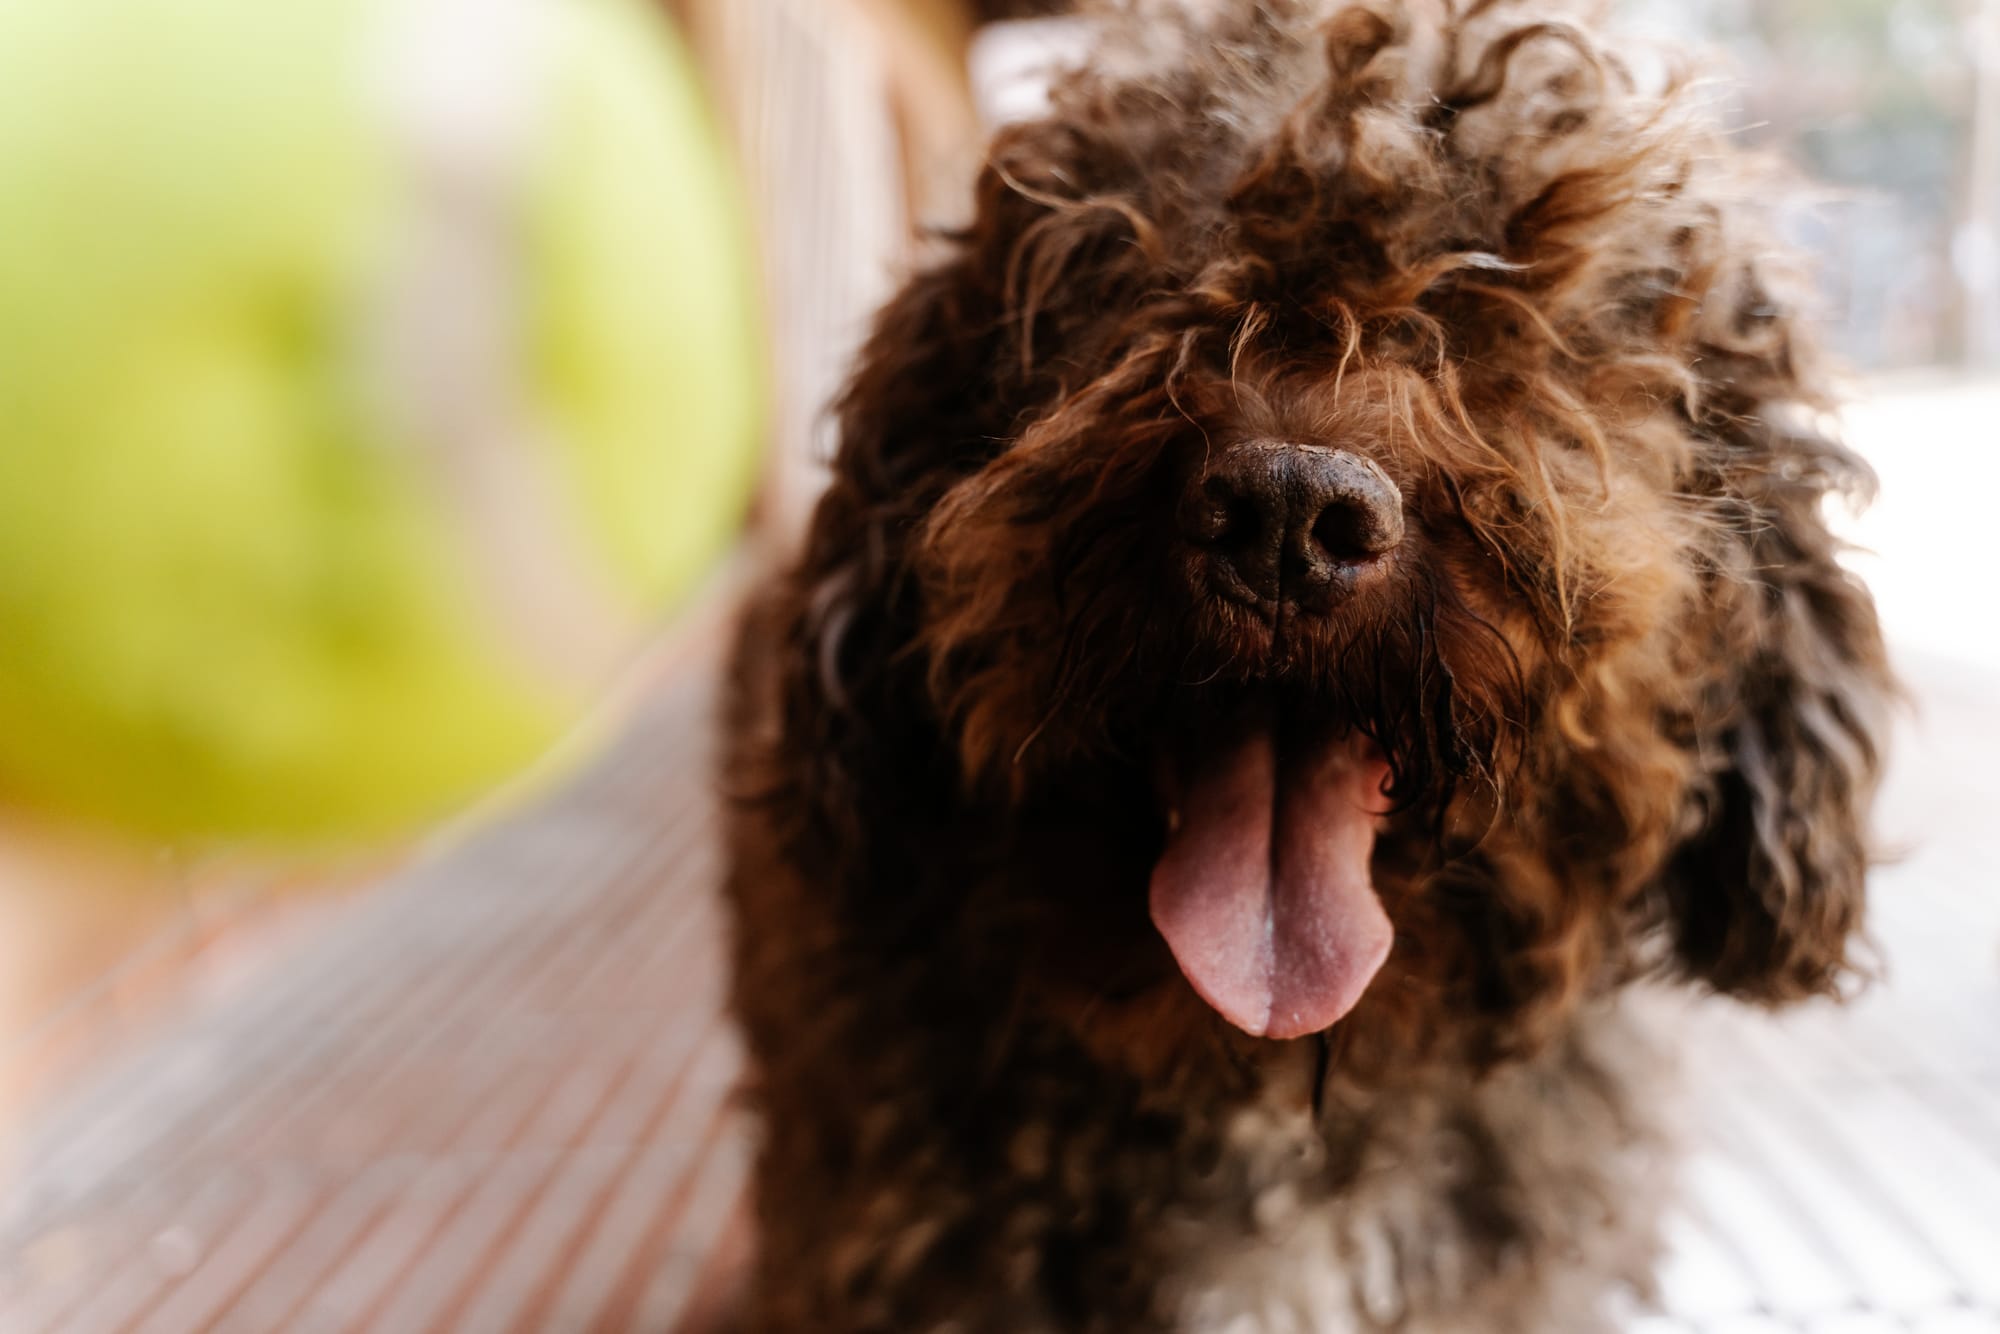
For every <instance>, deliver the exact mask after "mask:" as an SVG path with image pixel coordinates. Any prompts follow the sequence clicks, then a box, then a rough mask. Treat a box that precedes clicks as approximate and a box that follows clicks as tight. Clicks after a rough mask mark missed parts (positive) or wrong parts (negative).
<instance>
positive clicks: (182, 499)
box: [0, 0, 761, 838]
mask: <svg viewBox="0 0 2000 1334" xmlns="http://www.w3.org/2000/svg"><path fill="white" fill-rule="evenodd" d="M744 234H745V229H744V227H743V225H742V222H741V219H740V218H739V217H738V215H737V213H736V211H735V208H734V203H733V199H732V196H731V194H730V191H729V189H728V182H727V180H726V172H725V169H724V166H723V162H722V158H721V155H720V152H719V150H718V146H717V142H716V139H715V136H714V132H713V128H712V125H711V122H710V119H709V117H708V115H707V113H706V109H705V107H704V106H703V104H702V100H701V98H700V95H699V93H698V90H697V88H696V83H695V78H694V75H693V72H692V70H691V68H690V66H689V64H688V62H687V61H686V59H685V58H684V55H683V53H682V52H681V50H680V49H679V48H678V46H677V45H676V44H675V43H674V41H673V38H672V35H671V33H669V32H668V31H667V30H666V29H665V27H664V25H663V24H662V23H661V22H660V21H659V20H657V19H656V18H655V17H654V16H653V15H652V14H651V13H650V12H649V11H648V10H647V9H646V8H645V6H644V5H642V4H640V3H638V0H277V2H276V3H274V2H273V0H6V3H4V4H0V802H6V803H9V804H13V805H17V806H26V807H30V808H34V809H40V810H46V811H54V812H60V813H62V814H65V815H67V816H71V817H83V818H86V819H90V820H95V821H100V822H115V823H116V824H118V825H120V826H122V827H125V828H127V829H130V830H132V831H134V832H138V833H143V834H147V835H160V836H168V837H181V838H211V837H240V836H251V837H284V838H325V837H334V836H342V837H344V836H355V835H365V834H370V833H377V832H385V831H389V830H393V829H395V828H397V827H399V826H404V825H407V824H410V823H412V822H415V821H419V820H423V819H425V818H429V817H433V816H436V815H439V814H442V813H445V812H448V811H450V810H451V809H452V808H454V807H455V806H458V805H460V804H462V803H464V802H465V801H467V800H468V799H470V798H472V797H475V796H477V795H478V794H480V793H481V792H482V791H485V790H487V789H489V788H490V787H492V786H493V785H494V784H496V783H498V782H500V781H502V780H504V779H506V778H508V777H510V776H512V775H514V774H516V773H518V772H520V771H521V770H522V769H523V768H524V767H525V766H527V765H529V764H531V763H532V762H533V761H534V760H535V759H536V758H537V757H538V756H540V755H542V754H544V753H545V752H546V751H547V750H548V748H549V747H550V745H551V744H552V743H553V742H555V741H556V740H557V739H558V738H560V737H561V736H562V735H563V734H564V733H565V731H566V730H567V729H568V728H570V727H571V726H572V725H573V724H574V723H575V722H576V720H577V719H578V718H579V717H580V716H581V715H582V713H583V712H584V711H585V710H586V709H587V708H588V707H589V705H590V703H591V702H592V700H593V699H594V698H596V697H598V696H599V695H600V694H601V692H602V690H603V688H604V687H605V685H606V683H607V681H608V680H609V678H610V677H611V676H612V675H613V674H615V672H616V671H617V669H618V667H619V666H620V663H621V660H622V659H623V658H624V657H625V656H626V655H628V654H629V653H630V651H631V650H632V649H633V648H634V646H635V645H636V644H637V643H638V642H639V640H640V638H641V636H642V635H643V633H644V632H645V630H646V628H647V627H648V626H649V625H650V624H652V623H654V622H655V621H656V620H657V618H658V617H659V615H660V614H661V612H662V611H663V610H664V609H666V608H668V607H669V606H671V604H672V603H673V601H674V600H675V599H676V598H677V597H679V596H681V595H682V594H684V593H685V592H686V591H687V590H688V589H689V587H690V586H691V584H692V583H693V582H694V581H695V580H696V579H697V578H698V577H699V575H700V574H701V572H702V571H703V569H704V568H705V567H706V566H707V565H708V563H709V562H710V561H711V560H712V559H713V558H714V557H715V555H716V554H717V552H718V551H719V549H720V548H721V547H722V546H723V545H724V544H725V543H726V542H727V540H728V538H729V536H730V534H731V533H732V531H733V530H734V528H735V526H736V524H737V523H738V522H739V520H740V517H741V514H742V512H743V508H744V505H745V503H746V498H747V495H748V490H749V486H750V481H751V476H752V472H753V468H754V443H753V442H754V441H755V439H756V436H757V428H758V424H759V423H758V406H759V403H760V400H761V382H760V375H761V359H760V358H761V353H760V348H759V345H758V339H757V331H756V329H755V326H754V320H753V316H752V307H753V304H754V303H753V290H752V284H751V281H750V278H749V275H748V264H747V258H746V255H745V243H744V239H743V238H744Z"/></svg>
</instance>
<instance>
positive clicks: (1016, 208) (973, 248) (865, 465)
mask: <svg viewBox="0 0 2000 1334" xmlns="http://www.w3.org/2000/svg"><path fill="white" fill-rule="evenodd" d="M1059 137H1060V130H1059V127H1056V126H1053V125H1049V126H1026V127H1020V128H1019V129H1017V130H1015V131H1013V132H1010V134H1009V135H1007V136H1004V137H1003V138H1002V140H1001V141H1000V143H999V145H998V146H997V147H996V150H995V153H996V158H995V163H996V165H994V166H991V167H989V168H988V169H987V170H986V172H985V173H984V174H983V175H982V177H981V180H980V183H979V186H978V193H977V196H976V199H975V208H974V214H973V218H972V221H971V222H970V223H969V224H968V226H967V227H966V228H964V229H963V230H962V231H960V232H958V233H956V234H954V235H952V236H950V237H947V238H944V242H943V244H944V247H945V250H944V253H943V254H942V256H941V257H940V258H939V259H938V260H937V261H936V262H935V263H934V264H933V265H932V266H931V267H929V268H927V269H926V270H924V271H923V272H921V273H919V274H917V275H916V276H915V277H913V278H911V279H910V280H909V281H908V282H907V283H906V284H905V285H904V286H903V287H902V289H901V290H900V291H899V292H898V293H897V294H896V295H895V296H894V297H893V298H892V299H891V300H890V301H889V302H888V303H887V304H886V305H885V306H884V307H883V308H882V310H881V311H880V312H879V313H878V314H877V316H876V318H875V322H874V326H873V329H872V332H871V334H870V336H869V337H868V339H867V340H866V342H865V343H864V345H863V347H862V349H861V352H860V354H859V357H858V358H857V361H856V363H855V367H854V370H853V373H852V376H851V378H850V380H849V383H848V386H847V389H846V391H845V393H844V394H843V395H842V397H841V399H840V401H839V403H838V404H837V425H838V429H839V438H840V442H839V447H838V451H837V453H836V455H835V457H834V459H833V461H832V470H831V477H830V479H829V482H828V486H827V490H826V493H825V494H824V495H823V496H822V497H821V499H820V502H819V504H818V506H817V507H816V509H815V511H814V514H813V518H812V522H811V525H810V528H809V530H808V532H807V535H806V543H805V548H804V551H803V552H802V554H801V556H800V558H799V560H798V562H797V564H796V565H795V566H794V567H793V569H792V570H791V572H790V574H789V576H788V577H787V578H786V580H784V582H783V587H782V589H781V591H780V593H779V594H778V601H779V603H780V604H781V605H778V606H776V607H774V608H772V609H771V611H770V613H769V615H770V622H769V624H770V631H769V633H770V634H771V635H773V636H775V638H776V642H777V644H778V645H779V646H780V647H779V652H778V653H777V655H776V656H777V658H778V660H779V662H780V663H781V664H782V666H781V668H780V672H781V678H782V679H781V680H780V681H779V682H778V683H777V693H778V695H779V717H780V735H779V737H778V744H779V747H780V752H781V754H782V755H783V757H784V758H783V761H782V763H783V764H784V765H785V766H786V767H789V768H793V769H796V770H798V772H795V773H792V774H791V775H790V776H789V780H788V781H787V782H786V783H785V786H786V787H787V788H788V789H790V790H792V791H795V792H797V793H799V799H800V801H801V802H803V803H804V804H805V805H806V806H810V807H812V808H814V811H815V814H816V817H817V818H819V819H821V820H830V821H832V822H834V823H835V824H836V825H838V826H840V827H842V828H843V829H844V830H845V831H846V832H847V833H853V832H855V831H856V830H857V829H858V828H865V827H874V826H879V825H880V824H882V822H883V821H884V819H887V818H892V816H893V813H889V812H881V811H875V812H867V811H861V810H859V809H858V808H857V807H856V806H855V803H858V802H860V801H864V800H875V799H877V798H880V797H893V796H894V795H895V794H897V793H899V792H902V793H908V792H915V791H918V790H929V791H931V792H933V793H935V794H936V795H938V796H940V797H943V796H948V795H950V794H951V793H952V792H953V791H954V787H955V783H954V779H953V778H952V776H951V773H950V772H949V771H945V772H943V773H942V774H940V773H935V772H932V770H931V765H932V763H933V762H934V760H935V757H936V755H937V754H938V753H941V752H940V747H939V746H938V744H937V739H936V737H935V735H934V731H933V729H932V728H931V725H930V723H929V721H928V718H927V713H926V710H925V709H924V708H923V707H922V700H923V699H924V698H925V695H926V690H927V688H926V686H925V677H924V671H925V667H924V664H923V663H922V662H921V661H920V660H918V657H917V655H915V654H914V653H913V652H912V651H911V645H912V643H913V641H914V640H915V638H916V636H917V633H918V625H919V618H920V616H921V612H922V608H921V603H920V599H921V589H920V588H919V587H918V585H917V580H916V578H915V577H914V575H913V573H912V571H911V569H910V564H909V560H910V552H911V548H912V545H913V543H914V542H915V541H916V539H917V537H918V535H919V533H920V532H921V530H922V527H923V524H924V521H925V518H926V517H927V516H928V515H929V513H930V511H931V509H932V508H933V507H934V506H935V505H936V503H937V501H938V498H939V497H940V496H941V495H943V494H944V492H945V491H947V490H948V489H949V488H950V487H951V486H952V485H953V484H954V483H956V482H958V481H960V480H962V479H963V478H964V477H965V476H967V475H968V474H969V473H971V472H972V471H974V470H976V469H977V468H978V467H980V466H982V465H983V464H984V463H985V462H987V461H988V460H990V459H991V458H992V457H993V456H994V455H995V454H996V453H997V452H998V451H1000V450H1002V449H1004V448H1006V447H1007V441H1008V440H1010V439H1011V438H1012V436H1013V435H1014V434H1015V433H1016V431H1017V429H1018V427H1019V424H1020V423H1021V422H1022V421H1023V420H1025V419H1027V418H1030V417H1031V416H1032V415H1033V413H1034V411H1035V409H1036V406H1037V405H1038V404H1039V403H1042V402H1045V401H1047V400H1048V399H1049V398H1051V397H1052V396H1053V395H1055V394H1056V393H1058V392H1060V384H1059V378H1058V375H1057V374H1056V373H1055V372H1052V371H1049V370H1045V369H1042V368H1038V367H1037V366H1036V365H1035V364H1034V360H1033V357H1032V352H1031V349H1032V346H1033V343H1034V340H1035V338H1036V336H1037V335H1038V334H1039V335H1040V336H1041V337H1042V338H1043V339H1044V341H1045V342H1046V343H1048V344H1049V345H1055V344H1062V343H1065V340H1066V339H1067V338H1068V336H1069V334H1070V332H1071V330H1070V329H1069V328H1067V327H1066V326H1067V324H1068V323H1069V322H1070V321H1074V320H1077V319H1080V318H1081V316H1080V315H1079V314H1078V312H1079V310H1080V309H1081V308H1083V307H1085V306H1087V305H1088V301H1089V299H1088V297H1087V296H1086V295H1084V294H1083V292H1084V291H1085V290H1086V289H1087V288H1088V287H1089V286H1090V284H1088V283H1087V282H1084V281H1081V280H1078V281H1070V280H1071V279H1076V278H1077V274H1078V271H1079V269H1080V268H1081V267H1082V266H1085V265H1087V264H1088V262H1089V259H1090V256H1091V255H1092V254H1093V253H1095V252H1097V251H1098V250H1100V249H1101V248H1108V245H1109V243H1108V242H1105V243H1102V245H1099V244H1097V243H1094V242H1092V241H1091V239H1090V238H1091V237H1092V236H1094V235H1095V233H1096V232H1099V231H1103V230H1105V228H1106V221H1105V219H1106V215H1105V214H1103V212H1102V211H1100V210H1090V209H1087V208H1084V207H1081V206H1075V205H1071V206H1067V207H1066V206H1065V205H1064V204H1063V202H1062V201H1060V200H1056V199H1053V198H1052V197H1050V196H1048V195H1046V194H1045V193H1043V192H1042V191H1040V190H1039V189H1037V188H1035V184H1036V177H1037V172H1036V170H1035V167H1034V164H1035V163H1038V162H1039V163H1042V164H1044V166H1043V170H1042V171H1041V172H1040V173H1039V174H1041V175H1048V174H1054V175H1057V176H1065V175H1069V174H1070V173H1068V172H1067V171H1066V170H1056V164H1057V163H1058V162H1059V161H1060V160H1061V158H1062V156H1063V155H1064V154H1065V153H1066V152H1068V151H1070V149H1069V148H1068V146H1066V145H1065V144H1063V143H1061V142H1057V140H1058V139H1059ZM1002 154H1011V155H1012V160H1011V161H1009V160H1008V159H1007V158H1004V157H1002V156H1001V155H1002ZM1024 178H1026V180H1025V183H1024ZM1114 221H1115V219H1114ZM808 770H809V772H808Z"/></svg>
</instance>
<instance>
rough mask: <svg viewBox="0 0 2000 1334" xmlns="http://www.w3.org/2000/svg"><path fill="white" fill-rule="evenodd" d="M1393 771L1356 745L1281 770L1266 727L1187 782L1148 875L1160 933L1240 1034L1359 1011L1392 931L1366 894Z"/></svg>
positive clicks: (1312, 1026) (1282, 1031)
mask: <svg viewBox="0 0 2000 1334" xmlns="http://www.w3.org/2000/svg"><path fill="white" fill-rule="evenodd" d="M1388 772H1389V769H1388V765H1387V764H1385V763H1383V761H1382V760H1381V759H1380V758H1379V757H1378V756H1377V755H1375V753H1374V752H1373V750H1372V748H1368V747H1367V746H1366V743H1365V742H1362V741H1360V740H1359V739H1357V741H1356V743H1355V744H1353V745H1335V746H1330V747H1328V748H1327V750H1326V751H1325V752H1324V753H1322V754H1318V755H1314V756H1312V757H1310V758H1309V759H1303V760H1301V761H1299V762H1292V761H1291V760H1290V759H1289V757H1288V759H1287V762H1286V763H1285V764H1284V765H1283V766H1282V767H1281V766H1280V765H1279V763H1278V756H1277V750H1276V747H1275V745H1274V743H1273V740H1272V737H1271V734H1270V733H1269V732H1268V731H1264V730H1262V729H1260V730H1258V731H1257V732H1256V733H1255V734H1254V735H1252V736H1251V737H1250V738H1249V739H1247V740H1245V741H1244V742H1242V743H1241V744H1240V745H1239V746H1237V747H1236V748H1235V749H1234V750H1232V751H1229V752H1226V753H1224V754H1223V755H1221V756H1218V757H1216V758H1215V760H1214V761H1213V762H1212V763H1211V764H1210V765H1209V766H1207V768H1206V770H1205V772H1201V773H1189V774H1186V775H1184V779H1183V787H1182V791H1181V793H1180V801H1181V805H1180V812H1179V815H1180V822H1179V827H1178V828H1177V829H1176V830H1175V831H1174V832H1173V833H1172V834H1171V835H1170V836H1169V838H1168V841H1167V850H1166V853H1165V855H1163V856H1162V857H1161V858H1160V863H1159V865H1158V866H1156V867H1154V868H1153V890H1152V909H1153V925H1154V926H1156V927H1158V928H1159V931H1160V934H1161V935H1162V936H1165V937H1166V940H1167V944H1168V946H1170V947H1171V948H1172V950H1173V952H1174V958H1175V959H1176V960H1178V961H1179V963H1180V966H1181V971H1182V972H1183V973H1185V974H1187V979H1188V981H1189V982H1191V983H1193V985H1194V989H1195V990H1196V991H1198V992H1200V993H1201V997H1202V999H1203V1000H1205V1001H1207V1002H1208V1003H1209V1004H1210V1005H1212V1006H1214V1007H1215V1009H1216V1011H1217V1012H1218V1013H1220V1014H1221V1015H1222V1017H1223V1018H1225V1019H1227V1020H1228V1021H1229V1022H1230V1023H1232V1024H1235V1025H1236V1026H1237V1027H1238V1028H1240V1029H1242V1030H1243V1031H1244V1032H1246V1033H1250V1034H1253V1035H1255V1036H1258V1037H1270V1038H1296V1037H1303V1036H1305V1035H1306V1034H1308V1033H1317V1032H1319V1031H1320V1030H1322V1029H1324V1028H1327V1027H1330V1026H1331V1025H1332V1024H1334V1023H1335V1022H1336V1021H1338V1020H1339V1019H1340V1018H1341V1016H1343V1015H1345V1014H1346V1013H1347V1012H1348V1011H1349V1010H1351V1009H1353V1008H1354V1006H1355V1003H1356V1002H1358V1001H1359V1000H1360V999H1361V993H1362V992H1363V991H1364V990H1366V989H1367V987H1368V983H1369V981H1370V979H1372V978H1373V977H1374V976H1375V972H1376V970H1377V969H1378V968H1380V967H1381V966H1382V961H1383V960H1384V959H1385V958H1387V957H1388V954H1389V945H1390V941H1391V939H1392V937H1393V935H1394V930H1393V928H1391V926H1390V925H1389V917H1388V914H1386V913H1384V912H1383V911H1382V903H1381V900H1380V899H1378V898H1376V896H1375V889H1374V886H1373V885H1372V884H1371V883H1370V879H1369V874H1368V863H1369V858H1370V855H1371V854H1372V853H1373V851H1374V848H1375V817H1376V815H1378V814H1380V813H1381V812H1382V811H1383V810H1384V809H1385V808H1386V804H1387V803H1386V802H1385V800H1384V798H1383V796H1382V783H1383V780H1384V779H1385V778H1387V776H1388Z"/></svg>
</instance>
